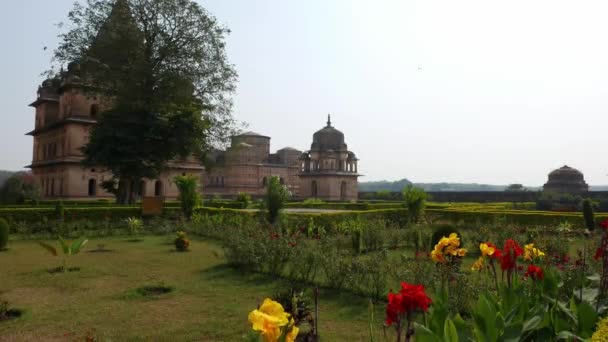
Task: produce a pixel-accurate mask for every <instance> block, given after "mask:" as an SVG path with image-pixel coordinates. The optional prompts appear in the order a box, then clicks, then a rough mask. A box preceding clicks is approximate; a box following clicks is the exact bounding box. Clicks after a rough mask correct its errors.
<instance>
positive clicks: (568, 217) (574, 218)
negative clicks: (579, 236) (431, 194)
mask: <svg viewBox="0 0 608 342" xmlns="http://www.w3.org/2000/svg"><path fill="white" fill-rule="evenodd" d="M427 213H429V214H432V215H434V216H435V217H436V218H438V219H440V220H449V221H451V222H452V223H457V222H463V223H464V224H492V223H494V222H497V221H501V220H504V222H506V223H510V224H521V225H539V226H557V225H559V224H560V223H562V222H568V223H570V224H572V225H574V226H576V227H583V226H584V220H583V216H582V215H581V214H580V213H560V212H548V211H533V210H487V211H482V210H456V209H427ZM596 218H597V220H598V222H599V221H602V220H605V219H608V214H604V215H602V214H599V215H596Z"/></svg>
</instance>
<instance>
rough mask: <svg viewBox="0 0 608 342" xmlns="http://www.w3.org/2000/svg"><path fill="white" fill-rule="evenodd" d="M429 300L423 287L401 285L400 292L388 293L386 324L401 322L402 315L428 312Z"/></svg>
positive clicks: (403, 283) (404, 283)
mask: <svg viewBox="0 0 608 342" xmlns="http://www.w3.org/2000/svg"><path fill="white" fill-rule="evenodd" d="M430 304H431V299H430V298H429V297H428V296H427V295H426V293H425V292H424V286H423V285H412V284H408V283H406V282H402V283H401V291H399V292H398V293H393V292H392V291H390V292H389V293H388V305H387V306H386V324H387V325H391V324H393V323H396V322H401V320H402V318H403V317H404V315H407V314H412V313H414V312H416V311H424V312H426V311H428V309H429V305H430Z"/></svg>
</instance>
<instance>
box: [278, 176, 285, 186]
mask: <svg viewBox="0 0 608 342" xmlns="http://www.w3.org/2000/svg"><path fill="white" fill-rule="evenodd" d="M279 182H281V185H285V179H284V178H283V177H281V178H279Z"/></svg>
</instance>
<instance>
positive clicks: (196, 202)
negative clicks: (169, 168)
mask: <svg viewBox="0 0 608 342" xmlns="http://www.w3.org/2000/svg"><path fill="white" fill-rule="evenodd" d="M173 181H174V182H175V185H176V186H177V188H178V189H179V203H180V207H181V209H182V213H183V214H184V216H185V217H186V218H187V219H190V218H192V213H193V212H194V209H195V208H196V207H197V206H200V205H201V196H200V195H199V193H198V184H197V183H198V178H197V177H196V176H191V175H187V176H177V177H175V178H174V179H173Z"/></svg>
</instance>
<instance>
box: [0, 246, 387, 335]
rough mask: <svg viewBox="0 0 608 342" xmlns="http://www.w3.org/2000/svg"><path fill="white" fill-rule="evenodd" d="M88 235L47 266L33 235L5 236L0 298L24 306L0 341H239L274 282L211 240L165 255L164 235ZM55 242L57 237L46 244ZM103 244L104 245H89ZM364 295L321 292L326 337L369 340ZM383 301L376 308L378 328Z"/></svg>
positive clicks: (2, 327)
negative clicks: (153, 290) (78, 249)
mask: <svg viewBox="0 0 608 342" xmlns="http://www.w3.org/2000/svg"><path fill="white" fill-rule="evenodd" d="M127 240H128V239H127V238H124V237H123V238H104V239H93V240H91V241H89V244H88V245H87V246H86V248H85V250H84V251H83V252H82V253H81V254H79V255H76V256H75V257H73V259H71V260H70V261H69V265H68V266H69V267H80V268H81V269H80V271H78V272H68V273H49V272H48V270H49V269H52V268H54V267H57V266H59V265H60V263H61V259H60V258H58V257H53V256H51V255H50V254H48V253H47V251H45V250H44V249H42V248H41V247H40V246H39V245H38V244H37V243H36V242H34V241H11V243H10V244H9V247H10V250H8V251H5V252H0V298H3V299H5V300H8V301H9V303H10V304H11V306H12V307H16V308H19V309H25V314H24V315H23V316H22V317H20V318H18V319H14V320H9V321H4V322H0V341H15V340H17V341H20V340H25V341H41V340H43V341H48V340H50V341H74V340H79V341H82V340H84V338H85V337H86V336H88V335H89V336H93V337H94V338H96V340H101V341H104V340H113V341H123V340H129V341H132V340H146V341H149V340H153V341H242V340H244V339H245V336H246V335H247V334H248V333H249V331H250V326H249V323H248V321H247V314H248V313H249V311H251V310H252V309H254V308H255V307H256V305H257V304H258V303H261V301H262V300H263V299H264V298H265V297H267V296H272V295H273V294H274V293H275V292H276V290H277V289H278V288H279V287H280V284H281V283H280V282H279V281H275V280H273V279H271V278H269V277H267V276H264V275H259V274H243V273H242V272H239V271H236V270H233V269H231V268H229V267H227V266H226V264H225V263H224V262H225V261H224V260H223V258H222V256H221V254H222V251H221V248H219V247H218V246H217V244H215V243H214V242H210V241H204V240H194V241H192V244H191V250H192V251H191V252H187V253H177V252H173V251H172V249H173V246H172V245H171V244H170V242H171V238H170V237H158V236H147V237H145V238H144V241H142V242H128V241H127ZM53 243H55V244H56V242H53ZM98 244H104V245H105V248H106V249H110V250H112V251H111V252H92V251H93V250H94V249H96V248H97V245H98ZM156 284H165V285H169V286H173V287H175V291H174V292H172V293H169V294H166V295H162V296H160V297H159V298H155V299H149V298H143V297H141V296H138V295H137V294H136V292H135V291H134V289H136V288H138V287H141V286H144V285H156ZM368 306H369V304H368V301H367V299H363V298H360V297H356V296H353V295H350V294H339V293H335V292H331V291H329V290H321V301H320V308H321V309H320V322H319V330H320V332H321V334H322V337H323V339H324V341H367V340H369V336H368V317H369V310H368ZM383 308H384V306H383V305H379V306H378V307H377V309H376V315H375V317H376V321H377V324H376V326H378V327H379V329H378V330H377V332H376V333H377V335H378V337H380V335H381V331H380V330H381V328H380V325H381V321H382V319H383V318H384V315H383Z"/></svg>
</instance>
